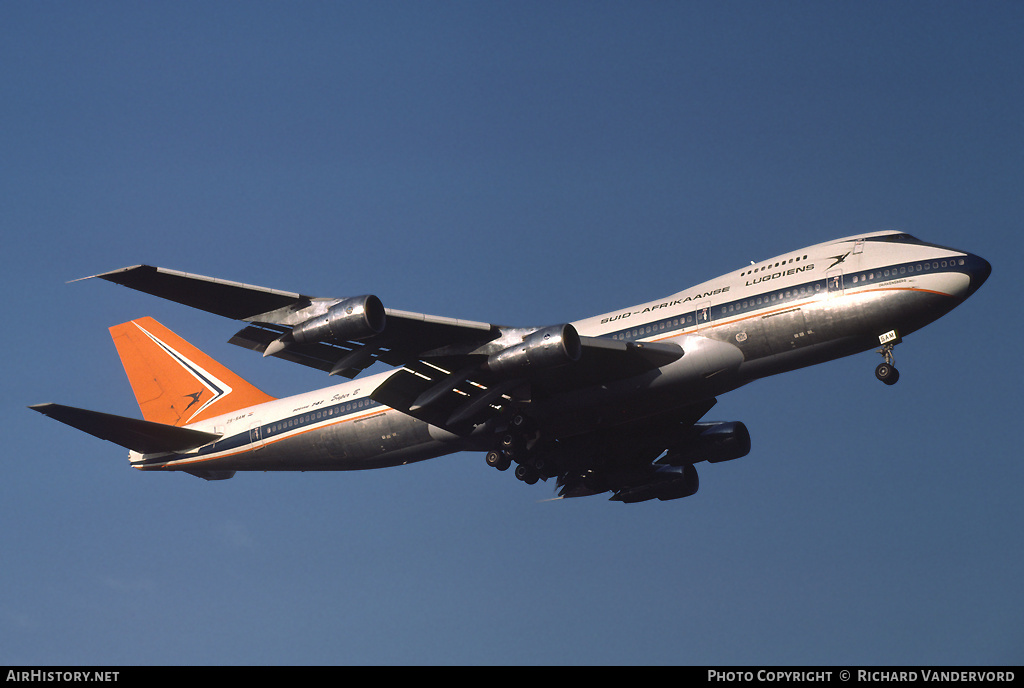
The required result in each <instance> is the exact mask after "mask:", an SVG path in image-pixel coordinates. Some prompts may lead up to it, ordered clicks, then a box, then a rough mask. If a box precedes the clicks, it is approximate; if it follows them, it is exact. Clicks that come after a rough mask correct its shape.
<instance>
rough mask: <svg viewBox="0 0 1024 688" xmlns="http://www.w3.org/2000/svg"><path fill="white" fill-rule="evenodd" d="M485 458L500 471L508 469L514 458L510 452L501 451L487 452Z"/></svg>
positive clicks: (489, 464)
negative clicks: (510, 455)
mask: <svg viewBox="0 0 1024 688" xmlns="http://www.w3.org/2000/svg"><path fill="white" fill-rule="evenodd" d="M485 460H486V461H487V465H488V466H490V467H491V468H497V469H498V470H499V471H507V470H508V467H509V466H511V465H512V458H511V457H509V455H508V454H506V453H504V452H499V451H489V452H487V456H486V457H485Z"/></svg>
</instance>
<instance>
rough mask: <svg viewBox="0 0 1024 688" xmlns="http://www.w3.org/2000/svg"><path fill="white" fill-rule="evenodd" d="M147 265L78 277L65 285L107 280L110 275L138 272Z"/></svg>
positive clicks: (131, 266) (130, 266)
mask: <svg viewBox="0 0 1024 688" xmlns="http://www.w3.org/2000/svg"><path fill="white" fill-rule="evenodd" d="M147 267H150V266H148V265H141V264H140V265H129V266H128V267H126V268H118V269H116V270H108V271H107V272H101V273H98V274H96V275H89V276H88V277H79V278H78V279H73V280H68V282H67V283H66V284H72V283H74V282H84V281H85V280H91V279H97V278H99V279H108V278H109V277H110V276H111V275H117V274H120V273H123V272H131V271H132V270H138V269H139V268H147Z"/></svg>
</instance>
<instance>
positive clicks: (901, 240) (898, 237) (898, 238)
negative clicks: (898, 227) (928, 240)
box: [881, 234, 922, 244]
mask: <svg viewBox="0 0 1024 688" xmlns="http://www.w3.org/2000/svg"><path fill="white" fill-rule="evenodd" d="M881 239H882V241H888V242H891V243H894V244H920V243H922V242H921V240H920V239H918V238H917V237H914V236H911V235H909V234H890V235H889V236H886V237H882V238H881Z"/></svg>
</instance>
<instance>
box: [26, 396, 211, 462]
mask: <svg viewBox="0 0 1024 688" xmlns="http://www.w3.org/2000/svg"><path fill="white" fill-rule="evenodd" d="M29 408H30V409H32V410H33V411H38V412H39V413H41V414H43V415H44V416H49V417H50V418H53V419H54V420H59V421H60V422H61V423H64V424H66V425H70V426H71V427H73V428H77V429H78V430H81V431H82V432H87V433H89V434H90V435H92V436H93V437H99V438H100V439H101V440H107V441H109V442H113V443H114V444H118V445H120V446H122V447H125V448H126V449H131V450H133V451H137V452H140V453H142V454H156V453H160V452H183V451H188V450H190V449H195V448H196V447H201V446H203V445H204V444H209V443H210V442H213V441H214V440H217V439H219V438H220V435H217V434H213V433H209V432H202V431H200V430H190V429H188V428H178V427H175V426H173V425H164V424H163V423H153V422H151V421H148V420H138V419H135V418H125V417H124V416H115V415H113V414H110V413H100V412H99V411H88V410H86V409H80V408H75V407H73V406H63V405H61V404H36V405H35V406H29Z"/></svg>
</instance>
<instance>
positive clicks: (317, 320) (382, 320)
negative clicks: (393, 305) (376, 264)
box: [291, 295, 387, 344]
mask: <svg viewBox="0 0 1024 688" xmlns="http://www.w3.org/2000/svg"><path fill="white" fill-rule="evenodd" d="M386 322H387V317H386V316H385V314H384V304H382V303H381V302H380V299H378V298H377V297H376V296H373V295H367V296H353V297H351V298H348V299H343V300H341V301H339V302H338V303H336V304H334V305H333V306H331V307H330V308H328V309H327V312H326V313H323V314H322V315H318V316H315V317H313V318H310V319H309V320H306V321H305V322H302V323H299V324H298V325H296V326H295V327H293V328H292V331H291V336H292V339H294V340H295V341H296V342H299V343H302V344H306V343H313V342H322V341H326V340H331V339H334V340H337V341H348V340H353V339H354V340H358V339H364V338H366V337H372V336H373V335H375V334H380V333H381V332H383V331H384V325H385V324H386Z"/></svg>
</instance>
